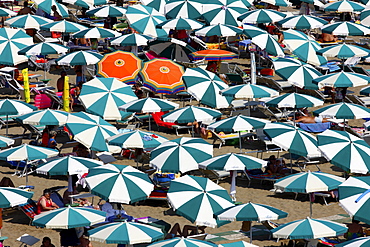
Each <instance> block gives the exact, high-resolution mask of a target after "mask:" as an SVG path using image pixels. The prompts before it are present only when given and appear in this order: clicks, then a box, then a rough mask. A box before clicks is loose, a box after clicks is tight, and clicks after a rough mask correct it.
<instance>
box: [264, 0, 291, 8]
mask: <svg viewBox="0 0 370 247" xmlns="http://www.w3.org/2000/svg"><path fill="white" fill-rule="evenodd" d="M261 2H264V3H269V4H271V5H275V6H282V7H290V6H292V3H291V2H289V1H288V0H262V1H261Z"/></svg>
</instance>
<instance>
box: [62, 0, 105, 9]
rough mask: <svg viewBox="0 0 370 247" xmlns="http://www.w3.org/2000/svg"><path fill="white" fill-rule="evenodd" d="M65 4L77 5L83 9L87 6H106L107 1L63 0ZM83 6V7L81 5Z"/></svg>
mask: <svg viewBox="0 0 370 247" xmlns="http://www.w3.org/2000/svg"><path fill="white" fill-rule="evenodd" d="M65 1H66V3H68V2H69V3H71V4H75V5H78V6H81V7H84V6H85V5H87V6H89V7H88V8H91V6H96V5H104V4H107V3H108V1H107V0H65ZM82 2H83V3H84V4H85V5H83V3H82Z"/></svg>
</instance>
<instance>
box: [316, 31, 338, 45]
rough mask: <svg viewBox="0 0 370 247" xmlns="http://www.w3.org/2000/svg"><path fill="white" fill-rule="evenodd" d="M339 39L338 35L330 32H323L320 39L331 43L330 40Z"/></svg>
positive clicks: (335, 40)
mask: <svg viewBox="0 0 370 247" xmlns="http://www.w3.org/2000/svg"><path fill="white" fill-rule="evenodd" d="M337 40H338V38H337V36H336V35H332V34H329V33H322V34H321V37H320V38H319V40H318V41H319V42H322V43H329V42H337Z"/></svg>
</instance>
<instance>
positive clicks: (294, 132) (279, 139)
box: [263, 123, 321, 157]
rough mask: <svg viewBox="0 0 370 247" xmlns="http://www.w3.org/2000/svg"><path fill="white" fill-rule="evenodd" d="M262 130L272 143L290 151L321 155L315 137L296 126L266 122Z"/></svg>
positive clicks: (304, 154)
mask: <svg viewBox="0 0 370 247" xmlns="http://www.w3.org/2000/svg"><path fill="white" fill-rule="evenodd" d="M263 131H264V132H265V134H266V135H267V136H268V137H269V138H270V139H271V140H272V142H273V143H275V144H276V145H278V146H279V147H281V148H283V149H285V150H288V151H289V152H291V153H294V154H297V155H301V156H304V157H306V156H308V157H321V152H320V150H319V149H318V146H317V140H316V137H315V136H314V135H311V134H310V133H308V132H306V131H303V130H302V129H300V128H298V127H296V126H292V125H288V124H284V123H268V124H266V125H265V127H264V128H263Z"/></svg>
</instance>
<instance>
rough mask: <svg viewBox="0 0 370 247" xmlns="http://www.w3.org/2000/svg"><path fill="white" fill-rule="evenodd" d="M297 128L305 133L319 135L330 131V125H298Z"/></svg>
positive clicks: (328, 123)
mask: <svg viewBox="0 0 370 247" xmlns="http://www.w3.org/2000/svg"><path fill="white" fill-rule="evenodd" d="M298 125H299V127H300V128H301V129H303V130H305V131H307V132H311V133H321V132H324V131H325V130H327V129H330V128H331V126H332V123H330V122H327V123H309V124H307V123H298Z"/></svg>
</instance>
